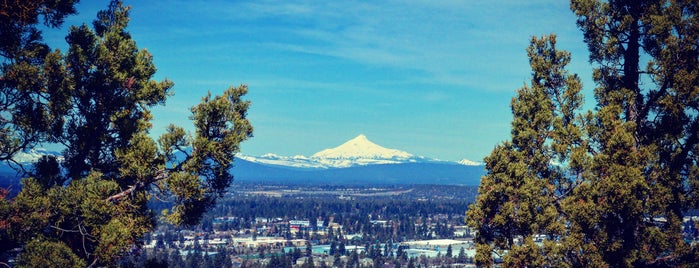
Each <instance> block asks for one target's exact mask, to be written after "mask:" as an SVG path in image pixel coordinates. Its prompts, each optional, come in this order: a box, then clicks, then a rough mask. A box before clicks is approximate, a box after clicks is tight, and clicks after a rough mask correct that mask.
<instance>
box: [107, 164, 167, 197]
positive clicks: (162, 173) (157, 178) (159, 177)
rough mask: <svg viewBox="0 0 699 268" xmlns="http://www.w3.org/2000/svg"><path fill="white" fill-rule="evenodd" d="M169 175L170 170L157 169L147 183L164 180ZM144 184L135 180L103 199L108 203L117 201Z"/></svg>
mask: <svg viewBox="0 0 699 268" xmlns="http://www.w3.org/2000/svg"><path fill="white" fill-rule="evenodd" d="M169 176H170V172H169V171H168V170H165V169H161V170H158V172H157V175H156V176H155V177H154V178H153V180H151V182H150V183H148V184H152V183H154V182H157V181H161V180H164V179H166V178H168V177H169ZM144 186H146V183H144V182H137V183H136V184H134V185H131V186H130V187H129V188H126V190H123V191H121V192H119V193H117V194H115V195H112V196H110V197H108V198H107V199H106V200H105V201H107V202H109V203H118V202H119V201H120V200H121V199H122V198H124V197H126V196H128V195H130V194H132V193H133V192H134V191H136V190H138V189H141V188H143V187H144Z"/></svg>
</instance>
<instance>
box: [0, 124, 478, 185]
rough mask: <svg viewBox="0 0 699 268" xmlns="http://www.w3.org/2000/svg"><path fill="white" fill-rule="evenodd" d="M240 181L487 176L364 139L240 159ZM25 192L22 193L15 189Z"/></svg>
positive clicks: (12, 181) (462, 181)
mask: <svg viewBox="0 0 699 268" xmlns="http://www.w3.org/2000/svg"><path fill="white" fill-rule="evenodd" d="M47 154H50V155H55V156H57V157H58V158H59V159H61V158H62V156H61V155H60V154H59V153H56V152H50V151H46V150H43V149H37V150H30V151H26V152H21V153H20V154H18V155H17V156H16V160H17V161H18V162H20V163H23V164H30V163H32V162H35V161H36V160H37V159H38V158H39V157H40V156H41V155H47ZM231 172H232V173H233V175H234V177H235V180H236V181H245V182H255V183H281V184H287V183H288V184H327V185H332V184H334V185H346V184H354V185H377V184H378V185H405V184H441V185H466V186H477V185H478V184H479V183H480V178H481V176H483V174H485V170H484V168H483V166H482V164H481V163H480V162H474V161H471V160H468V159H464V160H461V161H459V162H451V161H442V160H438V159H432V158H427V157H423V156H415V155H413V154H411V153H408V152H405V151H401V150H397V149H390V148H385V147H383V146H380V145H378V144H375V143H373V142H371V141H370V140H369V139H368V138H367V137H366V136H365V135H359V136H357V137H355V138H353V139H351V140H349V141H347V142H345V143H343V144H341V145H339V146H337V147H334V148H330V149H325V150H321V151H319V152H317V153H315V154H313V155H312V156H310V157H307V156H303V155H296V156H291V157H289V156H280V155H276V154H265V155H262V156H247V155H237V156H236V158H235V159H234V167H233V168H232V169H231ZM18 183H19V178H18V177H17V174H16V173H12V169H11V168H9V167H5V166H4V165H0V186H3V187H7V186H11V185H18ZM15 188H16V189H19V187H15Z"/></svg>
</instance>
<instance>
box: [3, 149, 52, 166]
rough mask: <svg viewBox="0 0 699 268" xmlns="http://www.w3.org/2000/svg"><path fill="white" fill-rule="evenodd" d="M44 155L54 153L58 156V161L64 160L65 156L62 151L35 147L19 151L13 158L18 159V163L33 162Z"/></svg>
mask: <svg viewBox="0 0 699 268" xmlns="http://www.w3.org/2000/svg"><path fill="white" fill-rule="evenodd" d="M43 155H53V156H56V157H57V158H58V161H62V160H63V156H62V155H61V153H59V152H53V151H49V150H46V149H44V148H34V149H29V150H25V151H19V152H17V153H16V154H15V155H14V156H13V157H12V160H14V161H16V162H17V163H33V162H36V161H37V160H39V158H40V157H41V156H43Z"/></svg>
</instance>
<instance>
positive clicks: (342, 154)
mask: <svg viewBox="0 0 699 268" xmlns="http://www.w3.org/2000/svg"><path fill="white" fill-rule="evenodd" d="M311 157H312V158H330V159H361V158H368V159H407V158H412V157H414V156H413V155H412V154H410V153H408V152H404V151H401V150H396V149H388V148H385V147H382V146H380V145H377V144H376V143H373V142H371V141H370V140H369V139H368V138H367V137H366V136H365V135H364V134H360V135H359V136H357V137H355V138H354V139H351V140H349V141H347V142H345V143H343V144H342V145H340V146H338V147H335V148H332V149H325V150H322V151H320V152H317V153H315V154H314V155H313V156H311Z"/></svg>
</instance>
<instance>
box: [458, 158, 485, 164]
mask: <svg viewBox="0 0 699 268" xmlns="http://www.w3.org/2000/svg"><path fill="white" fill-rule="evenodd" d="M457 163H459V164H462V165H464V166H481V165H483V162H476V161H472V160H468V159H466V158H464V159H461V160H459V162H457Z"/></svg>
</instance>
